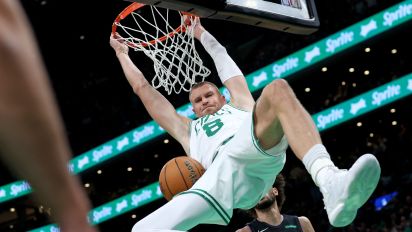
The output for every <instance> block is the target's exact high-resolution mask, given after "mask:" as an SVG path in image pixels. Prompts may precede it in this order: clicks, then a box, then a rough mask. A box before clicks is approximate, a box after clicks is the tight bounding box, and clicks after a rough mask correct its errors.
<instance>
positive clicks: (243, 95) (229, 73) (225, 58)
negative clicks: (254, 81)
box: [195, 20, 255, 111]
mask: <svg viewBox="0 0 412 232" xmlns="http://www.w3.org/2000/svg"><path fill="white" fill-rule="evenodd" d="M195 38H197V39H198V40H199V41H200V42H201V43H202V45H203V47H204V48H205V49H206V51H207V52H208V53H209V55H210V56H211V57H212V58H213V61H214V63H215V66H216V70H217V72H218V74H219V77H220V80H221V81H222V83H223V85H224V86H225V87H226V88H227V89H228V90H229V92H230V98H231V99H230V102H231V104H233V105H234V106H236V107H239V108H241V109H245V110H248V111H251V110H252V109H253V106H254V104H255V101H254V99H253V96H252V94H251V93H250V90H249V88H248V86H247V83H246V80H245V77H244V76H243V73H242V71H241V70H240V69H239V67H238V66H237V65H236V63H235V62H234V61H233V59H232V58H231V57H230V56H229V54H228V53H227V51H226V48H225V47H223V46H222V45H221V44H220V43H219V42H218V41H217V40H216V39H215V37H213V36H212V35H211V34H210V33H209V32H208V31H206V30H205V29H204V27H203V26H202V25H201V24H200V21H199V20H197V23H196V25H195Z"/></svg>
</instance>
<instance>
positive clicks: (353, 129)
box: [0, 0, 412, 232]
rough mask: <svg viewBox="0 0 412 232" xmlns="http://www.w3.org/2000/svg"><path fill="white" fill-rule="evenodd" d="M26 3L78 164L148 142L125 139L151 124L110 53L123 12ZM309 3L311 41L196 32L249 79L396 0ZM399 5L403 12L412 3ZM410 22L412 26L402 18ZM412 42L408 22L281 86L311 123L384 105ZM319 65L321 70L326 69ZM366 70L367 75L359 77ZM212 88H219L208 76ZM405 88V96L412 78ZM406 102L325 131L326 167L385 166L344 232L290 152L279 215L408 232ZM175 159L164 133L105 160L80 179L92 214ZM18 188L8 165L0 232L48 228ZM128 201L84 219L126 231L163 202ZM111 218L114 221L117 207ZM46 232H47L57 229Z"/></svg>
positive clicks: (411, 178)
mask: <svg viewBox="0 0 412 232" xmlns="http://www.w3.org/2000/svg"><path fill="white" fill-rule="evenodd" d="M22 3H23V5H24V7H25V9H26V11H27V13H28V16H29V18H30V20H31V22H32V25H33V29H34V32H35V34H36V36H37V39H38V41H39V46H40V48H41V51H42V54H43V57H44V60H45V63H46V66H47V69H48V71H49V74H50V77H51V81H52V84H53V88H54V90H55V94H56V97H57V99H58V103H59V107H60V110H61V114H62V116H63V119H64V123H65V126H66V129H67V135H68V138H69V141H70V145H71V148H72V150H73V158H74V160H75V159H76V158H80V159H82V158H84V157H85V156H84V155H87V154H89V153H93V149H96V148H98V149H96V150H94V151H95V152H96V151H98V152H100V154H103V153H104V151H105V147H104V146H102V145H103V144H106V143H107V142H108V141H110V140H112V139H114V138H117V137H119V138H122V137H121V136H123V135H125V134H126V133H138V135H139V133H140V135H142V134H144V131H143V130H136V131H134V132H133V130H135V129H136V128H141V126H142V125H151V124H146V123H150V122H151V118H150V117H149V115H148V114H147V113H146V111H145V109H144V108H143V105H142V104H141V102H140V101H139V99H138V98H137V97H136V96H135V95H134V94H133V92H132V90H131V88H130V87H129V85H128V84H127V82H126V79H125V78H124V75H123V73H122V71H121V68H120V65H119V63H118V61H117V59H116V57H115V54H114V52H113V50H112V48H111V47H110V46H109V36H110V30H111V24H112V22H113V20H114V18H115V17H116V16H117V14H118V13H119V12H120V11H121V10H122V9H123V8H124V7H126V6H127V5H128V4H129V3H127V2H123V1H93V0H91V1H79V0H73V1H57V0H48V1H47V0H22ZM315 3H316V6H317V11H318V15H319V20H320V23H321V26H320V29H319V31H317V32H315V33H314V34H312V35H292V34H286V33H281V32H277V31H271V30H268V29H263V28H256V27H252V26H248V25H240V24H236V23H230V22H225V21H216V20H203V21H202V23H203V25H204V26H205V28H206V29H207V30H209V31H210V32H211V33H212V34H213V35H215V37H216V38H217V39H218V40H219V41H220V42H221V43H222V44H223V45H224V46H225V47H226V48H227V50H228V52H229V54H230V55H231V56H232V57H233V59H234V60H235V61H236V62H237V64H238V65H239V67H240V68H241V70H242V71H243V72H244V73H245V74H246V75H249V76H250V75H252V74H253V73H254V71H256V70H260V69H261V68H263V67H267V66H268V65H270V64H272V63H274V62H276V61H279V60H281V59H283V58H285V57H288V56H289V55H291V54H293V53H294V52H296V51H298V50H300V49H303V48H305V47H307V46H309V45H311V44H314V43H316V42H318V41H321V40H322V39H325V38H327V37H328V36H330V35H332V34H334V33H338V32H340V31H341V30H343V29H345V28H347V27H349V26H351V25H353V24H355V23H357V22H359V21H361V20H364V19H366V18H368V17H370V16H373V15H375V14H377V13H379V12H381V11H383V10H385V9H387V8H388V7H391V6H393V5H395V4H399V3H402V1H383V0H335V1H327V0H316V1H315ZM405 3H408V4H409V5H410V4H411V2H410V1H405ZM406 12H409V13H407V15H406V16H408V14H409V16H408V17H409V18H410V14H411V12H410V10H409V11H406ZM410 41H412V33H411V23H410V22H404V23H402V25H398V26H396V27H393V28H390V29H388V30H387V31H385V32H382V33H380V34H378V35H376V36H373V37H371V38H370V39H367V40H365V41H363V42H361V43H358V44H357V45H355V46H352V47H350V48H348V49H344V51H342V52H339V53H338V52H337V53H336V54H333V55H332V56H330V57H328V58H325V59H323V60H321V61H319V62H317V63H315V64H313V65H310V66H309V67H307V68H305V69H303V70H300V71H298V72H295V73H293V74H292V75H290V76H287V78H286V79H287V80H288V81H289V83H290V85H291V86H292V88H293V89H294V90H295V92H296V94H297V97H298V98H299V99H300V100H301V102H302V104H303V105H304V106H305V107H306V108H307V110H308V111H309V113H310V114H312V115H315V114H317V113H319V112H322V111H323V110H328V109H330V107H334V106H336V105H338V104H340V103H343V102H345V101H348V100H351V99H352V98H354V97H357V96H359V95H361V94H363V93H365V92H368V91H372V90H374V89H375V88H377V87H379V86H385V90H387V92H385V94H386V95H385V96H386V98H389V97H390V96H392V95H396V91H395V90H393V88H395V87H396V86H395V85H391V84H388V83H390V82H391V81H399V80H402V79H401V78H403V77H405V76H406V75H408V74H409V73H411V72H412V65H411V61H412V58H411V55H410V54H411V52H412V51H411V50H412V48H411V46H410ZM366 48H369V49H370V50H366ZM394 49H396V50H394ZM198 50H199V52H200V54H201V56H202V58H203V60H204V61H205V63H206V66H207V67H209V68H212V69H213V63H212V61H211V59H210V58H209V57H208V56H207V54H206V53H205V52H204V50H202V49H198ZM367 51H368V52H367ZM132 58H133V60H134V61H135V63H136V64H137V65H138V66H139V67H140V68H141V69H142V71H143V72H144V73H145V75H146V76H147V77H150V76H152V75H153V71H152V66H151V62H150V61H149V60H148V59H147V58H146V57H145V56H142V55H141V54H133V55H132ZM324 67H326V68H327V71H322V68H324ZM350 68H353V69H354V70H353V72H350V71H349V69H350ZM365 71H369V73H367V74H365ZM213 72H214V73H215V70H213ZM209 80H211V81H213V82H215V83H218V85H219V86H220V85H221V84H220V83H219V82H218V79H216V78H213V77H212V78H211V79H209ZM406 81H409V82H408V83H409V87H410V88H411V90H412V81H411V78H409V79H406ZM385 84H386V85H385ZM394 86H395V87H394ZM392 87H393V88H392ZM308 88H309V89H310V91H308V90H309V89H308ZM392 90H393V91H392ZM163 93H164V92H163ZM382 93H383V92H382ZM22 94H24V91H22ZM259 94H260V91H259V90H256V91H255V92H254V93H253V95H254V97H256V98H257V97H258V96H259ZM407 95H408V96H405V97H402V98H401V97H399V98H398V99H396V100H394V101H393V102H389V103H388V104H387V105H384V104H382V105H379V106H378V107H376V109H374V110H372V111H370V112H367V113H363V114H362V115H360V116H357V117H353V118H352V119H350V120H347V121H345V122H343V121H342V123H337V124H336V125H335V126H333V127H330V128H324V129H323V130H322V132H321V135H322V138H323V141H324V143H325V145H326V147H327V148H328V149H329V151H330V153H331V156H332V160H333V161H334V162H335V163H336V164H338V166H339V167H342V168H349V167H350V165H351V164H352V163H353V161H354V160H355V159H356V158H357V157H358V156H359V155H361V154H363V153H372V154H374V155H376V156H377V158H378V159H379V161H380V163H381V167H382V176H381V180H380V183H379V185H378V188H377V189H376V191H375V192H374V194H373V196H372V197H371V201H370V202H368V203H367V204H366V205H365V206H364V207H362V208H361V210H360V211H359V214H358V217H357V218H356V220H355V222H354V223H353V224H352V225H350V226H348V227H346V228H342V229H336V228H332V227H330V226H329V224H328V221H327V216H326V213H325V211H324V209H323V202H322V198H321V195H320V193H319V191H318V189H317V187H316V186H315V185H314V183H313V181H312V180H311V178H310V176H309V175H308V174H307V172H306V170H305V169H304V167H303V165H302V164H301V163H300V162H299V161H298V160H297V159H296V158H295V157H294V155H293V154H292V153H291V151H290V150H288V160H287V164H286V167H285V169H284V170H283V172H282V173H283V174H284V175H285V176H286V180H287V187H286V195H287V199H286V202H285V205H284V207H283V210H282V211H283V213H288V214H297V215H305V216H307V217H308V218H309V219H310V220H311V221H312V224H313V225H314V227H315V230H316V231H411V223H412V214H411V213H412V164H411V155H412V154H411V151H410V149H409V148H410V144H412V136H411V118H412V104H411V97H410V96H409V94H407ZM168 98H169V99H170V100H171V102H172V103H173V105H174V106H176V107H180V106H183V105H185V104H186V103H187V102H188V101H187V94H180V95H178V96H176V95H171V96H168ZM356 102H357V103H359V102H360V101H359V102H358V101H356ZM359 104H360V103H359ZM332 116H333V115H332ZM318 126H319V124H318ZM143 129H144V127H143ZM106 148H107V147H106ZM183 154H184V152H183V149H182V148H181V147H180V146H179V144H178V143H177V142H176V141H175V140H173V139H172V138H171V137H170V136H169V135H167V134H161V135H159V136H155V137H154V138H153V139H147V141H143V142H141V144H139V145H138V146H134V147H130V149H129V148H128V149H125V151H124V152H119V154H116V155H113V157H111V158H107V160H105V161H103V160H104V158H103V159H102V161H101V162H99V163H98V164H96V165H94V166H90V167H89V168H87V169H85V170H79V171H78V173H79V175H80V176H81V179H82V181H83V183H84V184H85V188H86V191H87V192H88V195H89V197H90V199H91V201H92V204H93V207H94V208H98V207H100V206H102V205H104V204H106V203H108V202H111V201H113V200H116V199H118V198H120V197H123V196H125V195H127V194H129V193H132V192H134V191H136V190H139V189H140V190H141V189H142V188H144V187H146V186H148V185H150V184H152V183H154V182H156V181H157V178H158V174H159V171H160V169H161V167H162V166H163V164H164V163H166V162H167V161H168V160H169V159H171V158H173V157H175V156H180V155H183ZM91 157H93V156H91ZM130 168H131V169H130ZM99 173H100V174H99ZM19 181H21V180H20V179H18V178H16V177H14V176H13V175H12V174H11V173H10V172H9V171H8V170H7V168H6V167H4V166H3V165H1V166H0V202H1V204H0V231H28V230H34V229H36V228H40V227H42V226H46V225H49V224H50V223H52V222H51V221H50V220H49V214H50V213H53V212H50V210H49V209H48V208H47V207H44V206H42V205H40V204H37V203H35V202H33V200H32V199H31V197H30V196H31V195H30V190H29V189H27V185H25V184H24V182H19ZM45 181H47V180H45ZM11 183H23V184H22V185H20V187H18V185H17V184H16V185H15V186H17V187H15V188H14V189H17V190H19V189H20V190H21V191H22V193H20V194H21V196H20V195H17V196H15V197H11V198H10V199H7V200H2V199H1V196H2V194H3V196H4V195H5V194H8V192H7V188H10V189H11V187H13V186H12V185H10V184H11ZM86 186H88V187H86ZM2 191H3V192H2ZM136 193H137V195H135V196H138V197H140V199H141V200H142V199H143V200H142V202H143V204H142V205H138V207H131V205H130V204H129V205H127V206H126V207H125V205H124V204H123V207H122V204H121V202H118V203H120V204H117V206H118V207H120V208H117V209H118V216H116V217H113V218H107V219H104V217H105V214H104V208H98V209H100V211H95V212H94V215H93V214H91V218H93V217H95V218H96V216H99V215H100V216H99V217H98V218H99V220H100V221H99V222H98V223H97V224H98V227H99V229H100V231H103V232H105V231H130V229H131V227H132V226H133V224H134V223H135V222H136V221H137V220H138V219H140V218H142V217H144V216H145V215H147V214H148V213H150V212H151V211H153V210H154V209H156V208H158V207H160V206H161V205H163V204H164V203H165V202H166V201H165V200H164V199H163V198H162V197H161V196H160V197H159V196H157V198H156V199H157V200H153V201H151V202H147V204H144V203H145V202H144V199H146V200H147V197H146V198H144V194H142V192H136ZM143 193H145V192H143ZM139 194H140V195H139ZM153 194H155V193H153ZM387 194H389V195H390V196H394V198H393V199H391V200H389V198H390V197H389V198H388V200H385V201H381V202H384V203H385V202H386V203H387V204H386V205H385V206H383V207H382V209H380V210H377V209H376V208H375V205H374V202H373V201H372V200H373V199H376V198H378V197H381V196H384V195H387ZM123 203H124V201H123ZM111 210H112V211H113V212H115V211H116V207H114V208H113V209H111ZM122 210H124V211H122ZM248 220H250V218H248V217H247V215H245V214H244V213H242V212H237V211H236V213H235V215H234V217H233V219H232V221H231V223H230V225H229V226H227V227H221V226H213V225H200V226H198V227H196V228H194V229H192V230H191V231H235V230H236V229H237V228H240V227H243V225H244V224H245V223H246V222H247V221H248ZM49 231H53V227H52V228H51V229H49Z"/></svg>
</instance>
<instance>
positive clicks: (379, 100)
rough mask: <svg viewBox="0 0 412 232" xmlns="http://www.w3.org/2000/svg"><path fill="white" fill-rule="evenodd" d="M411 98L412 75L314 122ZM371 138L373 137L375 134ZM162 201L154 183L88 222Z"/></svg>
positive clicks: (49, 231) (41, 231) (323, 126)
mask: <svg viewBox="0 0 412 232" xmlns="http://www.w3.org/2000/svg"><path fill="white" fill-rule="evenodd" d="M410 95H412V73H410V74H408V75H406V76H403V77H401V78H399V79H397V80H394V81H391V82H389V83H386V84H384V85H381V86H379V87H377V88H375V89H372V90H370V91H368V92H365V93H363V94H361V95H358V96H356V97H354V98H351V99H349V100H347V101H344V102H342V103H340V104H338V105H335V106H333V107H330V108H328V109H326V110H323V111H321V112H319V113H317V114H314V115H312V118H313V120H314V121H315V124H316V126H317V128H318V129H319V131H320V132H322V131H325V130H328V129H330V128H332V127H334V126H337V125H339V124H342V123H344V122H346V121H348V120H351V119H354V118H356V117H359V116H361V115H364V114H366V113H368V112H370V111H372V110H376V109H379V108H381V107H383V106H385V105H387V104H389V103H392V102H394V101H397V100H400V99H402V98H405V97H407V96H410ZM394 123H395V125H396V124H397V122H396V121H393V122H392V125H393V124H394ZM371 135H372V136H371ZM369 136H370V137H373V133H371V134H369ZM162 197H163V195H162V192H161V191H160V187H159V183H158V182H155V183H152V184H150V185H148V186H146V187H144V188H141V189H138V190H136V191H134V192H132V193H129V194H127V195H125V196H122V197H120V198H117V199H115V200H113V201H110V202H108V203H105V204H103V205H101V206H99V207H97V208H95V209H93V210H91V211H90V212H89V220H90V222H91V223H92V224H93V225H96V224H100V223H102V222H104V221H107V220H109V219H111V218H114V217H117V216H119V215H122V214H124V213H127V212H129V211H131V210H134V209H136V208H138V207H141V206H143V205H146V204H148V203H150V202H153V201H155V200H157V199H160V198H162ZM57 229H58V227H57V225H55V224H51V225H46V226H43V227H40V228H37V229H34V230H31V231H29V232H53V231H58V230H57Z"/></svg>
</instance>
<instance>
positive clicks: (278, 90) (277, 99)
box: [261, 79, 295, 108]
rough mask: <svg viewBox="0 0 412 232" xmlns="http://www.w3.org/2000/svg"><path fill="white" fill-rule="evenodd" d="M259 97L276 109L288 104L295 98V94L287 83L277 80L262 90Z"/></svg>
mask: <svg viewBox="0 0 412 232" xmlns="http://www.w3.org/2000/svg"><path fill="white" fill-rule="evenodd" d="M261 97H264V98H267V100H269V102H270V104H271V105H272V106H273V107H276V108H278V107H281V106H282V105H283V104H288V102H290V100H292V99H294V98H295V94H294V93H293V90H292V88H290V86H289V84H288V82H287V81H285V80H284V79H277V80H274V81H272V82H271V83H270V84H269V85H267V86H266V87H265V88H264V89H263V91H262V96H261Z"/></svg>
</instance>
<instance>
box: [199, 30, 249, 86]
mask: <svg viewBox="0 0 412 232" xmlns="http://www.w3.org/2000/svg"><path fill="white" fill-rule="evenodd" d="M200 42H201V43H202V45H203V47H204V48H205V49H206V51H207V52H208V53H209V55H210V56H211V57H212V58H213V61H214V63H215V66H216V70H217V73H218V74H219V77H220V80H221V81H222V83H225V81H227V80H228V79H230V78H232V77H235V76H243V73H242V71H240V69H239V67H238V66H237V65H236V63H235V62H234V61H233V60H232V58H231V57H230V56H229V54H227V51H226V48H224V47H223V46H222V45H221V44H220V43H219V42H218V41H217V40H216V39H215V37H213V35H211V34H210V33H209V32H207V31H204V32H203V33H202V35H201V36H200Z"/></svg>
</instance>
